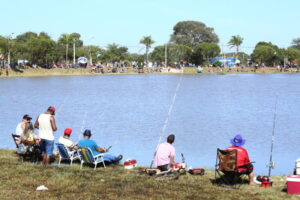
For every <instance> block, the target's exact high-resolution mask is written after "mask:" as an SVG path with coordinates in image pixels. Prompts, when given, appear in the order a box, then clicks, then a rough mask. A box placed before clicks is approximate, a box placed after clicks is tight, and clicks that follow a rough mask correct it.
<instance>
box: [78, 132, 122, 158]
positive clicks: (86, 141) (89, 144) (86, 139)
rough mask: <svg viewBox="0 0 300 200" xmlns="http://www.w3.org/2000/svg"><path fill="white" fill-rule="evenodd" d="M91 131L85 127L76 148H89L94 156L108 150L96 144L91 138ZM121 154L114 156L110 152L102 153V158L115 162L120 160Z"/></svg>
mask: <svg viewBox="0 0 300 200" xmlns="http://www.w3.org/2000/svg"><path fill="white" fill-rule="evenodd" d="M91 136H92V133H91V131H90V130H89V129H86V130H85V131H84V132H83V139H82V140H79V142H78V148H82V147H83V148H90V149H91V150H92V152H93V154H94V156H96V155H98V154H99V153H106V152H108V149H103V148H101V147H99V146H98V145H97V143H96V142H95V141H94V140H91V139H90V138H91ZM122 158H123V156H122V155H119V156H114V155H111V154H104V155H103V159H104V161H106V162H109V163H117V162H119V161H120V160H122Z"/></svg>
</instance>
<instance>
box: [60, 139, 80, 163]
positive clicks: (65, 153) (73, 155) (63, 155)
mask: <svg viewBox="0 0 300 200" xmlns="http://www.w3.org/2000/svg"><path fill="white" fill-rule="evenodd" d="M56 146H57V149H58V152H59V162H58V165H59V166H60V163H61V160H62V159H66V160H71V163H70V165H72V163H73V160H75V159H80V156H79V154H78V152H77V151H76V150H74V151H69V149H68V148H67V147H66V146H65V145H63V144H61V143H56Z"/></svg>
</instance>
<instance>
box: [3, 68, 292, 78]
mask: <svg viewBox="0 0 300 200" xmlns="http://www.w3.org/2000/svg"><path fill="white" fill-rule="evenodd" d="M22 71H23V72H22V73H20V72H15V71H13V70H9V75H8V76H7V75H6V71H5V70H4V69H0V74H1V75H0V78H1V77H2V78H6V77H38V76H85V75H90V76H91V75H121V74H123V75H128V74H138V72H137V70H135V69H133V68H128V69H127V70H126V73H120V72H117V73H104V74H102V73H95V72H92V70H91V69H90V68H88V69H83V68H78V69H72V68H71V69H60V68H54V69H42V68H41V69H25V70H22ZM296 72H297V69H288V70H287V71H285V72H280V73H296ZM176 73H180V71H176V70H173V72H169V71H168V70H163V72H152V71H150V70H149V71H148V70H145V73H144V74H176ZM183 73H184V74H198V73H197V68H195V67H186V68H184V70H183ZM239 73H257V74H264V73H279V72H278V70H277V69H275V68H272V67H265V68H259V69H257V70H256V71H254V70H253V69H252V68H244V69H240V68H215V67H205V68H204V70H203V71H202V72H201V74H220V75H225V74H239Z"/></svg>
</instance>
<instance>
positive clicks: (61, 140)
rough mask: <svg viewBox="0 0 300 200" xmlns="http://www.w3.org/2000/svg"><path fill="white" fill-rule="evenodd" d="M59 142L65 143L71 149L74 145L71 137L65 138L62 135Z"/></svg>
mask: <svg viewBox="0 0 300 200" xmlns="http://www.w3.org/2000/svg"><path fill="white" fill-rule="evenodd" d="M58 142H59V143H61V144H63V145H65V146H66V147H68V148H69V149H70V148H72V147H73V142H72V141H71V140H70V139H67V138H64V137H63V136H60V138H59V139H58Z"/></svg>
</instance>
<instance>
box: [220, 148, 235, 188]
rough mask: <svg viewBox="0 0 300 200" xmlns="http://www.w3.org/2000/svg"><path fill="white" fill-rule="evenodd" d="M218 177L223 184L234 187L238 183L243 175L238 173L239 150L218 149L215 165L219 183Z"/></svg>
mask: <svg viewBox="0 0 300 200" xmlns="http://www.w3.org/2000/svg"><path fill="white" fill-rule="evenodd" d="M217 175H218V176H219V180H221V183H225V184H226V185H233V186H234V187H235V186H236V184H237V183H238V180H239V178H240V176H241V174H240V173H239V172H238V167H237V150H236V149H231V150H221V149H217V158H216V165H215V181H217Z"/></svg>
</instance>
